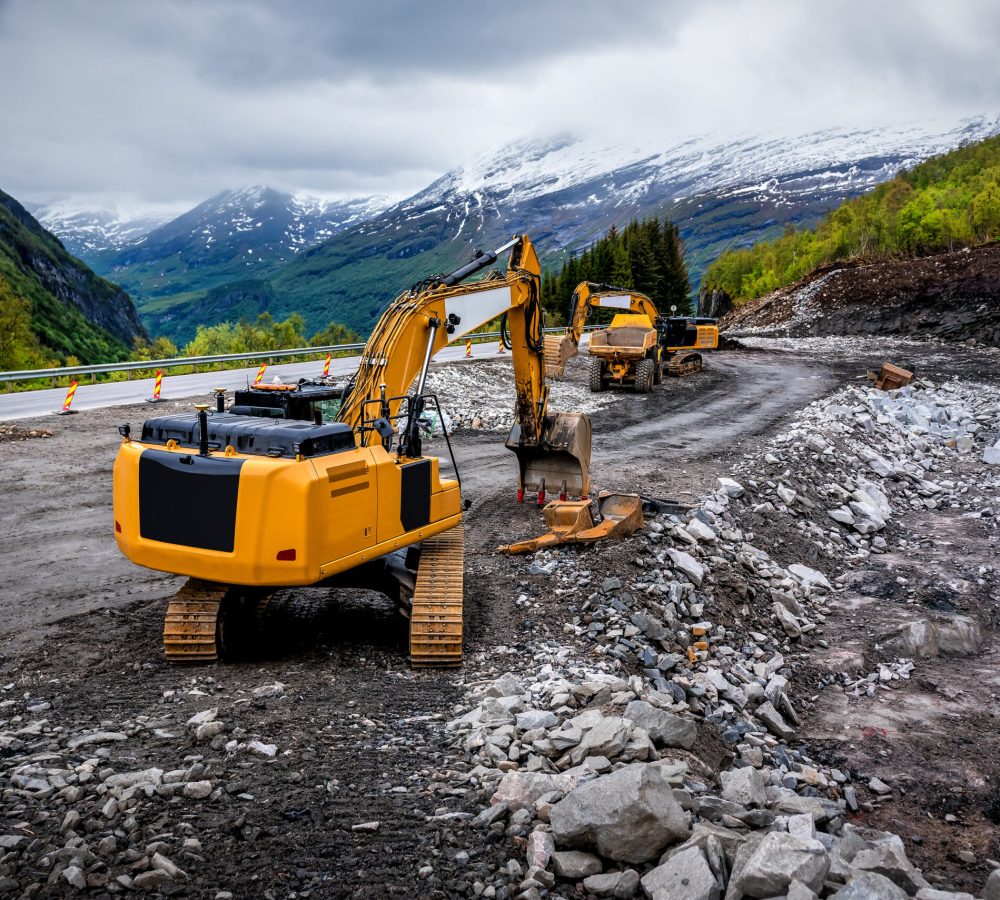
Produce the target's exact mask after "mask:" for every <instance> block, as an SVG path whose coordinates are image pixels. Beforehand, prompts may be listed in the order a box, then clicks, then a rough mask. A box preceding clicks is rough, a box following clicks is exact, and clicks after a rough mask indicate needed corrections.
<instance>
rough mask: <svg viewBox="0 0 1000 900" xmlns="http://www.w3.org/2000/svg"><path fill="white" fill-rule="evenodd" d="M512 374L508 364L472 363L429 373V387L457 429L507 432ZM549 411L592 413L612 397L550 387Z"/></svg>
mask: <svg viewBox="0 0 1000 900" xmlns="http://www.w3.org/2000/svg"><path fill="white" fill-rule="evenodd" d="M512 379H513V374H512V370H511V365H510V363H509V362H501V361H497V362H474V363H469V364H468V365H449V366H441V367H438V368H434V369H432V370H431V372H430V374H429V375H428V378H427V380H428V385H429V390H430V391H431V393H435V394H437V395H438V397H439V398H440V400H441V404H442V406H444V408H445V409H446V410H447V412H448V415H449V416H450V417H451V420H452V422H453V423H454V425H455V427H456V428H472V429H476V430H483V431H497V432H504V431H510V429H511V426H512V425H513V424H514V389H513V380H512ZM549 390H550V396H549V409H550V410H552V411H555V412H570V411H573V412H587V413H589V412H595V411H596V410H598V409H601V408H602V407H605V406H608V405H609V404H610V403H613V402H614V400H615V397H614V395H613V394H592V393H591V392H590V390H589V388H588V387H586V386H585V385H583V384H581V383H578V382H575V381H553V382H551V383H550V385H549Z"/></svg>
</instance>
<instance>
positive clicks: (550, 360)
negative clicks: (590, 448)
mask: <svg viewBox="0 0 1000 900" xmlns="http://www.w3.org/2000/svg"><path fill="white" fill-rule="evenodd" d="M595 307H601V308H605V309H616V310H618V309H620V310H622V313H620V314H618V315H616V316H615V317H614V319H613V320H612V322H611V325H610V326H609V327H608V328H604V329H601V330H600V331H595V332H593V333H592V334H591V337H590V348H589V353H590V357H591V360H590V389H591V390H593V391H603V390H605V389H606V388H607V387H608V386H609V385H610V384H629V385H632V387H633V388H634V389H635V390H636V391H637V392H639V393H644V392H646V391H649V390H652V387H653V385H654V384H659V383H660V381H661V380H662V378H663V375H664V373H666V374H668V375H690V374H692V373H693V372H697V371H700V369H701V366H702V359H701V354H700V353H699V352H698V351H699V350H714V349H715V348H716V347H718V346H719V329H718V326H717V325H716V320H715V319H705V318H693V317H688V316H661V315H660V314H659V313H658V312H657V309H656V306H655V304H654V303H653V301H652V300H651V299H650V298H649V297H647V296H646V295H645V294H642V293H639V292H638V291H631V290H628V289H626V288H619V287H614V286H613V285H609V284H595V283H594V282H590V281H582V282H580V284H578V285H577V287H576V290H575V291H573V296H572V299H571V301H570V309H569V316H568V319H567V325H566V332H565V334H562V335H554V336H548V337H546V338H545V359H546V362H547V364H548V366H549V374H550V375H551V376H553V377H557V378H559V377H562V375H563V373H564V371H565V366H566V362H567V360H569V359H571V358H572V357H574V356H575V355H576V353H577V348H578V346H579V343H580V337H581V335H582V334H583V330H584V325H585V324H586V321H587V318H588V316H589V315H590V311H591V309H593V308H595Z"/></svg>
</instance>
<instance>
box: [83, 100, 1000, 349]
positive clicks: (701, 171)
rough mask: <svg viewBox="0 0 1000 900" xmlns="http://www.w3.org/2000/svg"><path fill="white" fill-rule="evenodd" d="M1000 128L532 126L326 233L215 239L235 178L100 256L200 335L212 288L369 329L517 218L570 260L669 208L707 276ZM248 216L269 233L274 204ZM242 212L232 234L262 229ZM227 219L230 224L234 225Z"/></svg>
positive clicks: (234, 302)
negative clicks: (759, 130)
mask: <svg viewBox="0 0 1000 900" xmlns="http://www.w3.org/2000/svg"><path fill="white" fill-rule="evenodd" d="M998 131H1000V118H990V117H987V116H980V117H976V118H974V119H969V120H964V121H962V122H959V123H957V124H954V123H953V124H950V125H947V126H943V125H942V126H900V127H895V128H886V129H868V130H865V129H826V130H824V131H818V132H813V133H809V134H806V135H800V136H798V137H797V138H784V137H782V138H775V137H770V138H768V137H760V136H752V135H751V136H743V137H740V138H737V139H734V140H732V141H720V140H717V139H713V138H711V137H700V138H690V139H687V140H682V141H678V142H677V143H676V144H675V145H674V146H672V147H666V148H664V147H662V146H658V145H650V144H648V143H647V144H646V145H643V144H642V143H640V142H635V141H632V142H618V143H616V142H614V141H608V140H603V139H597V138H574V137H570V136H562V137H559V138H556V139H553V140H551V141H521V142H516V143H513V144H510V145H507V146H505V147H502V148H500V149H499V150H495V151H486V152H483V153H480V154H478V155H477V156H475V157H473V158H472V159H471V160H469V162H468V163H466V164H464V165H462V166H458V167H456V168H455V169H453V170H451V171H450V172H447V173H444V174H443V175H442V176H440V177H439V178H437V179H435V180H434V181H433V182H432V183H431V184H429V185H428V186H427V187H426V188H424V189H423V190H421V191H418V192H417V193H415V194H413V195H412V196H410V197H407V198H405V199H403V200H401V201H399V202H396V203H393V204H391V205H388V206H385V207H384V208H379V206H378V204H377V203H376V204H370V205H365V203H366V202H367V201H365V200H361V201H345V203H346V204H348V205H349V204H350V203H351V202H355V203H359V204H361V207H360V208H356V209H355V210H354V212H355V213H356V218H354V219H350V215H345V216H341V218H340V219H339V220H338V222H337V224H336V226H334V227H335V228H336V231H335V233H334V234H332V235H331V236H330V237H329V238H328V239H326V240H322V238H323V237H324V235H322V234H320V233H319V231H318V230H313V231H311V232H303V231H299V232H295V231H294V229H292V231H291V232H288V229H287V228H286V229H285V231H286V233H285V234H284V235H283V236H282V235H279V236H277V237H275V235H274V234H273V233H272V234H271V238H272V240H271V242H270V243H268V241H263V242H260V241H258V243H257V244H256V245H254V246H250V244H249V243H246V242H244V243H243V244H240V242H239V240H235V241H228V242H227V241H225V240H223V241H217V242H216V243H215V249H214V250H212V249H211V248H210V247H208V248H206V246H205V244H206V239H207V238H209V237H211V236H212V235H210V234H204V233H203V230H202V231H201V232H200V231H198V229H197V228H196V227H194V223H195V220H196V219H197V216H194V213H195V212H196V210H198V209H200V208H202V207H205V206H206V204H212V203H213V201H215V202H216V205H218V201H219V198H224V197H225V196H226V195H227V194H233V193H235V192H223V193H222V194H219V195H216V197H214V198H210V199H209V200H208V201H205V203H204V204H200V205H199V207H196V208H195V209H194V210H191V211H189V212H188V213H185V214H184V215H183V216H181V217H178V219H175V220H174V222H177V221H178V220H181V219H185V217H188V218H189V219H191V221H190V222H189V223H188V224H189V227H188V228H187V231H186V239H187V243H186V244H185V243H184V242H183V241H181V240H178V241H173V239H172V237H171V223H167V225H163V226H160V227H159V228H158V229H155V230H154V232H152V233H151V234H150V235H147V236H146V238H144V239H140V240H139V241H137V242H133V243H132V244H131V245H129V246H127V247H125V248H124V249H122V250H120V251H117V252H116V253H115V254H113V255H98V257H97V258H95V259H94V260H93V263H94V265H95V268H96V269H97V270H98V271H100V272H102V273H104V274H106V275H108V276H109V277H111V278H114V279H117V280H119V281H120V282H121V283H122V284H124V285H125V286H126V287H128V288H129V289H130V290H131V291H132V292H133V293H134V294H135V295H136V296H137V298H138V301H137V302H138V305H139V307H140V313H141V315H142V318H143V321H144V322H145V323H146V325H147V326H148V327H149V328H150V329H151V330H152V331H153V332H154V333H165V334H168V335H169V336H171V337H174V338H175V339H178V340H183V339H185V338H187V337H189V336H190V333H191V329H192V328H193V324H194V323H195V322H196V320H197V312H196V309H197V307H198V305H199V304H202V303H203V302H204V300H205V297H206V291H208V290H211V291H212V303H211V304H210V305H209V308H207V309H205V310H204V312H205V313H206V314H208V315H209V316H210V317H214V316H216V315H221V314H223V311H225V314H226V315H236V316H239V315H244V314H245V315H249V316H254V315H256V314H257V313H258V312H259V311H260V310H261V308H266V309H269V310H270V311H271V312H272V313H273V314H274V315H276V316H279V317H281V316H286V315H288V314H290V313H292V312H301V313H302V314H303V315H304V316H305V317H306V320H307V322H308V324H309V326H310V327H314V328H315V327H321V326H322V325H323V324H325V323H326V322H327V321H329V320H330V319H331V318H333V319H336V320H337V321H342V322H344V324H346V325H349V326H350V327H352V328H354V329H356V330H358V331H361V332H365V331H367V330H368V329H369V328H371V326H372V325H373V324H374V321H375V320H376V318H377V316H378V314H379V313H380V311H381V309H382V308H384V306H385V305H386V304H387V303H388V302H389V300H391V298H392V297H393V296H395V295H396V294H397V293H398V292H399V291H400V290H401V289H403V288H405V287H407V286H408V285H409V284H411V283H413V282H414V281H417V280H418V279H420V278H421V277H423V276H425V275H427V274H429V273H431V272H434V271H438V270H445V269H448V268H450V267H453V266H454V265H456V264H458V263H460V262H461V261H463V260H464V259H466V258H467V256H468V255H469V253H471V252H472V250H473V249H474V248H477V247H481V248H484V249H485V248H490V247H492V246H495V245H498V244H500V243H502V242H503V241H504V240H505V239H506V238H507V237H509V235H510V234H511V233H512V232H514V231H522V230H523V231H528V232H529V233H530V234H531V237H532V239H533V240H534V241H535V243H536V245H537V246H538V248H539V250H540V252H541V253H542V255H543V261H544V262H545V263H546V265H552V266H558V265H559V264H560V262H561V260H562V259H564V258H565V256H566V254H568V253H573V252H579V251H580V250H582V249H583V248H585V247H586V246H588V245H589V244H591V243H593V241H595V240H596V239H597V238H599V237H600V236H601V235H602V234H604V233H605V232H606V231H607V229H608V227H609V226H610V225H612V224H614V225H617V226H619V227H621V226H623V225H624V224H626V223H627V222H628V221H629V220H630V219H632V218H635V217H638V218H643V217H646V216H649V215H660V216H662V215H667V216H669V217H670V218H671V219H672V220H673V221H675V222H676V223H677V224H678V225H679V227H680V230H681V235H682V237H683V238H684V240H685V243H686V246H687V258H688V266H689V269H690V271H691V276H692V287H693V289H694V290H695V291H696V290H697V287H698V282H699V280H700V276H701V274H702V272H703V271H704V269H705V268H706V266H707V265H708V263H709V262H710V261H711V260H712V259H714V258H715V257H716V256H717V255H718V254H719V252H721V250H723V249H725V248H727V247H731V246H742V245H744V244H747V245H748V244H751V243H753V242H754V241H756V240H759V239H761V238H762V237H767V236H772V235H775V234H779V233H780V232H781V231H782V230H783V229H784V228H785V227H787V226H789V225H791V226H796V227H800V226H804V225H811V224H814V223H815V222H816V221H818V220H819V219H820V218H821V216H822V215H823V214H824V213H826V212H827V211H828V210H829V209H832V208H833V207H834V206H836V205H837V204H838V203H839V202H840V201H841V200H843V199H845V198H847V197H850V196H855V195H857V194H859V193H861V192H863V191H865V190H867V189H869V188H870V187H872V186H874V185H875V184H878V183H880V182H881V181H885V180H887V179H888V178H891V177H892V175H894V174H895V173H896V171H898V170H899V169H900V168H904V167H906V166H910V165H913V164H914V163H916V162H918V161H919V160H921V159H923V158H926V157H927V156H930V155H933V154H935V153H937V152H941V151H942V150H945V149H949V148H951V147H953V146H955V145H957V144H960V143H962V142H965V141H970V140H974V139H976V138H978V137H983V136H986V135H988V134H993V133H997V132H998ZM243 190H244V191H253V190H259V191H269V190H270V189H267V188H262V187H261V186H255V187H254V188H248V189H243ZM285 196H291V195H285ZM271 200H272V201H274V198H271ZM281 202H283V203H285V204H286V207H287V200H283V201H281ZM192 217H193V218H192ZM250 219H252V220H253V216H250ZM229 224H230V226H232V225H233V224H234V222H233V221H232V220H229ZM246 224H247V227H248V229H249V230H250V231H255V232H257V234H256V236H257V237H259V236H260V234H261V231H260V229H262V228H263V227H264V226H263V224H262V222H261V219H260V217H258V218H257V219H255V220H253V221H252V225H251V223H250V222H247V223H246ZM236 226H237V227H232V228H230V229H229V230H232V231H233V232H234V234H232V235H222V237H223V238H234V237H237V236H238V235H240V234H246V232H240V231H239V227H238V223H236ZM273 230H274V229H273V228H272V232H273ZM278 230H279V231H280V229H278ZM193 234H194V235H198V239H199V240H200V242H201V243H200V245H199V246H196V245H195V243H192V242H191V236H192V235H193ZM212 234H213V235H215V236H216V237H219V235H218V229H216V231H215V232H213V233H212ZM289 234H297V235H298V236H299V237H300V238H301V240H300V241H299V242H298V243H297V244H293V245H292V246H293V247H294V249H289V248H288V247H285V246H279V245H281V241H282V240H284V241H285V243H286V244H287V243H288V238H289ZM196 243H197V242H196ZM208 243H209V244H211V243H212V242H211V241H209V242H208ZM150 244H155V245H157V247H158V250H157V252H153V251H152V250H151V248H150ZM262 245H263V246H264V247H265V248H266V249H265V250H264V251H262V252H258V251H259V250H260V247H261V246H262ZM220 248H221V249H220ZM251 251H253V252H251ZM254 257H256V259H254ZM252 280H258V281H264V280H266V281H267V283H268V285H269V288H268V289H263V288H261V289H260V290H255V289H252V286H250V289H248V282H250V281H252ZM227 285H232V286H233V296H231V297H227ZM213 320H214V319H213ZM206 324H212V321H208V320H206Z"/></svg>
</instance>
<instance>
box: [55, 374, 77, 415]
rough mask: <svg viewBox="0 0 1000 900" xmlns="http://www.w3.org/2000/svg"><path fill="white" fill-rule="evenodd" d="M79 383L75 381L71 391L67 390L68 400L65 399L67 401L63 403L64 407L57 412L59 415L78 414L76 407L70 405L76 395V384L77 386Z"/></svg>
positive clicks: (70, 388)
mask: <svg viewBox="0 0 1000 900" xmlns="http://www.w3.org/2000/svg"><path fill="white" fill-rule="evenodd" d="M78 383H79V382H76V381H74V382H73V383H72V384H71V385H70V386H69V391H67V393H66V400H65V402H64V403H63V405H62V409H61V410H59V412H57V413H56V415H57V416H72V415H76V410H75V409H70V406H71V405H72V403H73V397H75V396H76V386H77V384H78Z"/></svg>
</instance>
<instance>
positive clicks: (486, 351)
mask: <svg viewBox="0 0 1000 900" xmlns="http://www.w3.org/2000/svg"><path fill="white" fill-rule="evenodd" d="M472 353H473V357H475V358H476V359H483V358H487V357H490V358H492V357H495V356H496V355H497V345H496V343H494V342H492V341H491V342H489V343H483V344H473V345H472ZM358 358H359V356H345V357H342V358H340V359H333V360H331V361H330V374H332V375H348V374H350V373H351V372H353V371H354V370H355V369H356V368H357V365H358ZM464 358H465V344H464V343H459V344H455V345H454V346H451V347H445V348H444V349H443V350H441V351H440V352H439V353H438V354H437V355H436V356H435V357H434V361H435V362H447V361H454V360H460V359H464ZM323 362H324V360H323V359H315V360H312V361H311V362H304V363H284V364H281V363H278V364H276V365H273V366H268V367H267V371H266V373H265V374H264V380H265V381H268V382H270V381H271V380H273V379H274V378H275V377H278V378H280V379H281V380H282V381H284V382H294V381H298V379H300V378H307V377H310V376H313V377H315V376H317V375H320V374H321V373H322V371H323ZM257 368H258V367H257V366H254V367H253V368H252V369H227V370H225V371H221V372H219V371H215V372H204V373H196V374H194V375H170V374H169V373H164V376H163V388H162V392H161V397H162V398H163V399H165V400H170V399H174V398H179V397H195V396H197V395H199V394H206V395H207V394H210V393H211V392H212V389H213V388H217V387H225V388H229V389H230V390H233V389H235V388H241V387H244V386H245V385H246V384H247V383H248V382H249V381H252V380H253V379H254V378H255V377H256V376H257ZM153 381H154V379H152V378H137V379H135V380H134V381H109V382H104V383H100V384H88V383H87V381H86V380H83V379H81V381H80V384H79V387H78V388H77V391H76V396H75V397H74V398H73V406H72V409H74V410H77V411H81V410H85V409H100V408H103V407H107V406H128V405H129V404H132V403H141V402H142V401H143V400H146V399H148V398H149V397H152V396H153ZM65 399H66V388H55V389H52V390H41V391H22V392H20V393H9V394H8V393H3V392H2V388H0V421H5V420H10V419H29V418H35V417H37V416H44V415H47V414H49V413H54V412H56V411H58V410H59V409H61V408H62V405H63V401H64V400H65Z"/></svg>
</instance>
